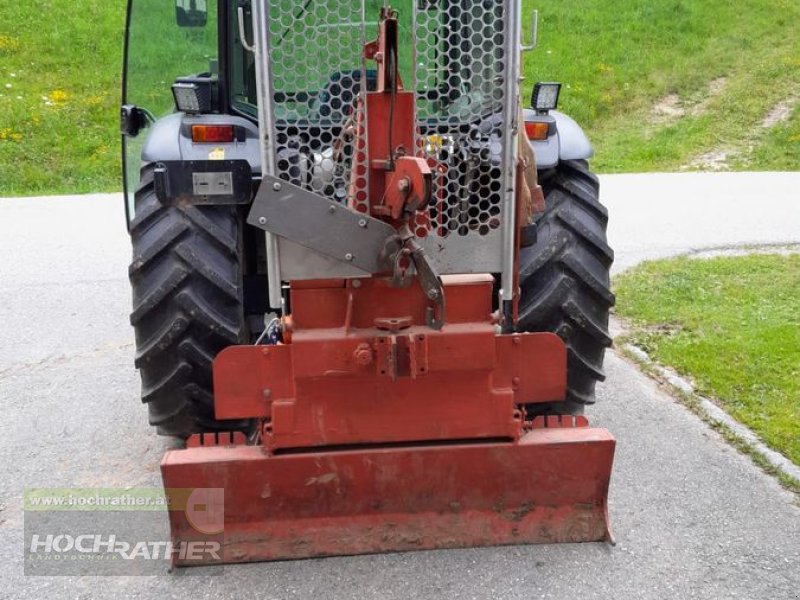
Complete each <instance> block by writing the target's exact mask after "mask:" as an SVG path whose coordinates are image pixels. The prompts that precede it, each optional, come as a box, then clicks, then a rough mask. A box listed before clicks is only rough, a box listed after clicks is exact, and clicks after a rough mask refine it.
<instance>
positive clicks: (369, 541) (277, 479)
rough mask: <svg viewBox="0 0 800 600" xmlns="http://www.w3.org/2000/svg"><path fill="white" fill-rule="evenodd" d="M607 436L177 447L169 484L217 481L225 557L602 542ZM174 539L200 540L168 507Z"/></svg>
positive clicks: (575, 430) (562, 431)
mask: <svg viewBox="0 0 800 600" xmlns="http://www.w3.org/2000/svg"><path fill="white" fill-rule="evenodd" d="M614 445H615V442H614V438H613V437H612V436H611V435H610V434H609V433H608V432H607V431H606V430H604V429H593V428H586V427H564V428H546V429H537V430H535V431H531V432H529V433H527V434H526V435H525V436H523V437H522V438H521V439H520V440H519V442H518V443H490V444H456V445H437V446H428V447H407V448H382V449H366V450H349V451H342V452H319V453H316V452H315V453H304V454H296V455H280V456H268V455H266V454H265V453H264V452H263V450H262V449H261V448H259V447H256V446H228V447H223V446H218V447H197V448H190V449H187V450H173V451H170V452H168V453H167V454H166V456H165V457H164V460H163V462H162V466H161V469H162V475H163V479H164V485H165V487H166V488H167V489H169V488H186V487H220V486H224V487H225V498H224V506H225V510H224V513H225V519H224V543H223V556H222V558H223V560H224V561H225V562H248V561H259V560H276V559H288V558H303V557H311V556H329V555H342V554H365V553H372V552H384V551H405V550H423V549H435V548H458V547H465V546H490V545H504V544H529V543H551V542H589V541H600V540H607V539H609V529H608V519H607V511H606V497H607V491H608V484H609V477H610V473H611V463H612V460H613V454H614ZM170 517H171V528H172V535H173V539H174V540H192V539H202V537H203V536H202V534H201V533H199V532H197V531H196V530H195V529H194V528H193V527H192V526H191V524H190V523H189V521H188V519H187V517H186V516H185V513H184V511H172V512H171V514H170Z"/></svg>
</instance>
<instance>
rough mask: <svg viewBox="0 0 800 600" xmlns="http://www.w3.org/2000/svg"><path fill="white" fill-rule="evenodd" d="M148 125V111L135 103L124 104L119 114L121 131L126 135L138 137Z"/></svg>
mask: <svg viewBox="0 0 800 600" xmlns="http://www.w3.org/2000/svg"><path fill="white" fill-rule="evenodd" d="M145 127H147V113H146V112H145V111H143V110H142V109H141V108H139V107H138V106H136V105H134V104H124V105H123V106H122V108H121V109H120V114H119V131H120V133H121V134H122V135H124V136H126V137H136V136H137V135H139V132H140V131H141V130H142V129H144V128H145Z"/></svg>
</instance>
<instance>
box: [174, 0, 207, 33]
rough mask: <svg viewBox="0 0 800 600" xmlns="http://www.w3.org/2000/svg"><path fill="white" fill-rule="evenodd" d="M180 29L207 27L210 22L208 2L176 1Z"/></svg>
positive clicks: (196, 0)
mask: <svg viewBox="0 0 800 600" xmlns="http://www.w3.org/2000/svg"><path fill="white" fill-rule="evenodd" d="M175 21H176V22H177V23H178V27H205V26H206V23H207V22H208V8H207V6H206V0H175Z"/></svg>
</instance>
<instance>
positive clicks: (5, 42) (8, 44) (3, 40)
mask: <svg viewBox="0 0 800 600" xmlns="http://www.w3.org/2000/svg"><path fill="white" fill-rule="evenodd" d="M0 50H7V51H8V52H13V51H14V50H19V40H18V39H17V38H13V37H10V36H7V35H0Z"/></svg>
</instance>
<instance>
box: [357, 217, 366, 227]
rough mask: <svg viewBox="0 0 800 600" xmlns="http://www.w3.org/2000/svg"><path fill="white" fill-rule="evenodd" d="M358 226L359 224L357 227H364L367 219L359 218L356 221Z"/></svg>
mask: <svg viewBox="0 0 800 600" xmlns="http://www.w3.org/2000/svg"><path fill="white" fill-rule="evenodd" d="M358 226H359V227H366V226H367V220H366V219H361V220H360V221H359V222H358Z"/></svg>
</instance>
